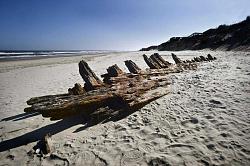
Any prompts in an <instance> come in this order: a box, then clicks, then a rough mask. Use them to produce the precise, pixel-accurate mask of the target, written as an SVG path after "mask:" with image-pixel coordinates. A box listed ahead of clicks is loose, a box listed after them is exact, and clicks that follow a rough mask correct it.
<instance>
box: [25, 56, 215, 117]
mask: <svg viewBox="0 0 250 166" xmlns="http://www.w3.org/2000/svg"><path fill="white" fill-rule="evenodd" d="M172 58H173V60H174V62H175V64H172V63H170V62H168V61H166V60H164V59H163V57H162V56H160V55H159V54H158V53H154V54H153V55H151V56H150V57H148V56H147V55H145V54H144V55H143V59H144V61H145V62H146V64H147V65H148V67H149V68H147V69H146V70H142V69H140V68H139V67H138V66H137V65H136V64H135V63H134V62H133V61H131V60H127V61H125V65H126V67H127V68H128V70H129V73H125V72H124V71H122V70H121V69H120V68H119V67H118V66H117V65H116V64H115V65H113V66H110V67H108V68H107V73H106V74H103V75H101V77H102V78H103V79H102V80H101V79H100V78H98V77H97V76H96V74H95V73H94V72H93V71H92V70H91V68H90V67H89V65H88V64H87V62H85V61H83V60H82V61H80V62H79V73H80V75H81V77H82V78H83V81H84V86H82V85H81V84H79V83H76V84H75V85H74V87H73V88H69V89H68V93H65V94H56V95H48V96H41V97H33V98H31V99H29V100H28V101H27V104H28V105H30V107H27V108H25V109H24V112H29V113H31V112H38V113H41V114H42V116H43V117H49V118H50V119H51V120H59V119H63V118H65V117H68V116H73V115H77V114H81V115H82V116H83V117H84V118H86V119H91V120H94V121H98V122H100V119H101V121H106V120H112V119H117V118H119V117H124V116H126V115H129V114H131V113H132V112H134V111H137V110H138V109H140V108H142V107H143V106H145V105H146V104H148V103H150V102H152V101H154V100H156V99H158V98H160V97H162V96H164V95H166V94H168V93H169V88H168V86H169V85H170V82H169V81H168V77H167V75H168V74H170V73H179V72H183V71H184V70H196V69H197V67H198V64H199V63H200V62H205V61H207V62H209V61H213V60H215V59H216V58H215V57H212V56H211V55H210V54H208V55H207V57H204V56H200V57H195V58H194V59H191V60H186V61H183V60H181V59H180V58H178V57H177V56H176V55H175V54H172Z"/></svg>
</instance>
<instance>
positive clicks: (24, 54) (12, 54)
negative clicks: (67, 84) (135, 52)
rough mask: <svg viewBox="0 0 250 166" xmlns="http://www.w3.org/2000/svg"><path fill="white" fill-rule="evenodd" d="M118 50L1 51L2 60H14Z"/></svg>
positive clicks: (0, 58) (0, 59)
mask: <svg viewBox="0 0 250 166" xmlns="http://www.w3.org/2000/svg"><path fill="white" fill-rule="evenodd" d="M110 52H118V51H110V50H49V51H48V50H39V51H31V50H25V51H8V50H7V51H0V61H12V60H28V59H40V58H50V57H62V56H77V55H79V56H80V55H91V54H102V53H110Z"/></svg>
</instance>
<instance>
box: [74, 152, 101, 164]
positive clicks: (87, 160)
mask: <svg viewBox="0 0 250 166" xmlns="http://www.w3.org/2000/svg"><path fill="white" fill-rule="evenodd" d="M95 158H96V157H95V155H94V154H93V153H92V152H89V151H85V152H82V153H78V154H77V155H76V156H75V157H73V159H72V160H73V164H74V165H82V164H84V165H93V163H94V161H95Z"/></svg>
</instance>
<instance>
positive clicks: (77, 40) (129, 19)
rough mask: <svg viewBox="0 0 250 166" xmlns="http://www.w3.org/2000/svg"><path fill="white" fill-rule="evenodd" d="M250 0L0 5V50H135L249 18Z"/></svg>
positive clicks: (9, 0) (13, 1)
mask: <svg viewBox="0 0 250 166" xmlns="http://www.w3.org/2000/svg"><path fill="white" fill-rule="evenodd" d="M249 6H250V0H0V50H138V49H140V48H142V47H147V46H150V45H158V44H160V43H162V42H165V41H167V40H169V38H170V37H173V36H188V35H190V34H192V33H193V32H203V31H205V30H207V29H209V28H215V27H217V26H218V25H220V24H233V23H236V22H239V21H241V20H244V19H245V18H246V17H247V16H248V15H250V7H249Z"/></svg>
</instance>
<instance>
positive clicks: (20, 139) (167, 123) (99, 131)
mask: <svg viewBox="0 0 250 166" xmlns="http://www.w3.org/2000/svg"><path fill="white" fill-rule="evenodd" d="M154 52H157V51H154ZM154 52H153V51H151V52H150V51H149V52H120V53H119V52H116V53H108V54H101V55H91V56H86V55H84V56H74V57H57V58H48V59H37V60H22V61H10V62H0V139H1V143H0V161H1V162H0V165H111V166H112V165H114V166H116V165H157V164H158V165H160V164H162V165H249V163H250V109H249V108H250V52H222V51H206V50H203V51H179V52H174V53H175V54H176V55H178V56H179V57H180V58H181V59H183V60H186V59H191V58H193V57H195V56H200V55H203V56H206V55H207V54H208V53H210V54H211V55H213V56H215V57H217V60H216V61H213V62H205V63H199V64H198V69H197V70H194V71H184V72H182V73H178V74H177V73H175V74H170V75H168V76H167V78H168V79H169V81H170V82H171V85H170V87H169V91H170V93H169V94H168V95H166V96H164V97H161V98H160V99H157V100H156V101H153V102H151V103H150V104H148V105H146V106H145V107H143V108H142V109H140V110H138V111H137V112H135V113H133V114H131V115H129V116H128V117H126V118H124V119H122V120H119V121H116V122H112V121H110V122H107V123H104V124H97V125H94V126H91V127H86V126H85V124H86V122H85V121H84V119H82V118H81V116H76V117H71V118H67V119H63V120H59V121H50V119H48V118H44V117H42V116H41V115H39V114H36V113H34V114H27V113H24V111H23V110H24V108H25V107H27V104H26V101H27V100H28V99H29V98H31V97H35V96H42V95H50V94H59V93H67V89H68V88H70V87H73V85H74V84H75V83H76V82H78V83H80V84H82V85H83V80H82V78H81V76H80V75H79V72H78V62H79V61H80V60H82V59H84V60H86V61H87V62H88V64H89V66H90V67H91V68H92V69H93V71H94V72H95V73H96V74H97V75H98V76H100V75H101V74H104V73H105V72H106V69H107V67H109V66H111V65H113V64H117V65H118V66H119V67H120V68H121V69H122V70H124V71H126V72H128V70H127V68H126V66H125V64H124V61H125V60H128V59H131V60H133V61H134V62H135V63H136V64H138V66H139V67H141V68H142V69H145V68H147V65H146V63H145V62H144V61H143V58H142V54H144V53H145V54H147V55H151V54H152V53H154ZM171 53H172V52H168V51H162V52H159V54H160V55H162V56H163V58H164V59H165V60H167V61H169V62H171V63H173V60H172V58H171V56H170V55H171ZM47 133H50V134H51V135H52V137H51V139H52V142H53V152H52V153H51V154H50V155H43V156H41V155H37V154H35V153H34V150H33V149H35V148H34V147H35V146H36V144H37V142H38V141H39V140H41V139H42V138H43V137H44V135H45V134H47Z"/></svg>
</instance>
